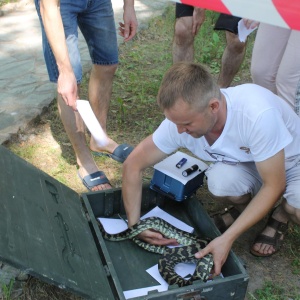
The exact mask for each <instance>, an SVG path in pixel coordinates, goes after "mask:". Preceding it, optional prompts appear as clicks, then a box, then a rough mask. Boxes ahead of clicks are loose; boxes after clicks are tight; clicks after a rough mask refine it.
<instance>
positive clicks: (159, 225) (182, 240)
mask: <svg viewBox="0 0 300 300" xmlns="http://www.w3.org/2000/svg"><path fill="white" fill-rule="evenodd" d="M99 225H100V229H101V232H102V234H103V237H104V238H105V239H107V240H109V241H122V240H127V239H130V240H132V241H133V242H135V243H136V244H137V245H139V246H140V247H142V248H143V249H145V250H147V251H150V252H155V253H159V254H162V257H161V258H160V259H159V262H158V270H159V273H160V274H161V276H162V277H163V278H164V279H165V280H166V282H167V283H168V284H170V285H172V284H177V285H178V286H179V287H182V286H186V285H190V284H192V282H193V281H195V280H202V281H204V282H205V281H207V279H208V278H209V276H210V272H211V269H212V267H213V257H212V255H211V254H208V255H206V256H205V257H203V258H202V259H196V258H195V253H196V252H198V251H200V250H201V249H203V248H204V247H205V246H206V245H207V243H208V242H209V240H208V239H200V238H199V237H197V236H196V235H194V234H190V233H187V232H185V231H183V230H180V229H178V228H176V227H174V226H173V225H171V224H169V223H168V222H166V221H164V220H163V219H161V218H158V217H150V218H147V219H144V220H141V221H139V222H138V223H137V224H135V225H134V226H132V227H130V228H128V229H126V230H125V231H122V232H120V233H118V234H108V233H106V232H105V231H104V228H103V227H102V225H101V223H100V222H99ZM147 229H152V230H155V231H159V232H160V233H161V234H163V236H164V237H166V238H174V239H176V240H177V242H178V243H179V244H181V245H182V247H175V248H168V247H166V246H156V245H151V244H148V243H146V242H144V241H142V240H140V239H138V238H137V235H138V234H140V233H141V232H142V231H144V230H147ZM180 262H194V263H195V264H196V269H195V272H194V274H193V275H192V276H191V277H190V279H185V278H183V277H181V276H179V275H178V274H177V273H176V272H175V270H174V268H175V266H176V265H177V264H178V263H180Z"/></svg>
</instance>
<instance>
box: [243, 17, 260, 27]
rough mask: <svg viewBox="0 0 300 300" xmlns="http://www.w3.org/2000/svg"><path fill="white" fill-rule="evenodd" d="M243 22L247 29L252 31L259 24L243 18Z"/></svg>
mask: <svg viewBox="0 0 300 300" xmlns="http://www.w3.org/2000/svg"><path fill="white" fill-rule="evenodd" d="M243 22H244V25H245V26H246V28H247V29H254V28H256V27H257V26H258V25H259V22H257V21H254V20H250V19H245V18H244V19H243Z"/></svg>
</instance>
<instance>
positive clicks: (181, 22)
mask: <svg viewBox="0 0 300 300" xmlns="http://www.w3.org/2000/svg"><path fill="white" fill-rule="evenodd" d="M193 11H194V7H193V6H190V5H185V4H181V3H176V10H175V17H176V21H175V25H174V37H173V63H176V62H179V61H193V60H194V35H193V32H192V26H193Z"/></svg>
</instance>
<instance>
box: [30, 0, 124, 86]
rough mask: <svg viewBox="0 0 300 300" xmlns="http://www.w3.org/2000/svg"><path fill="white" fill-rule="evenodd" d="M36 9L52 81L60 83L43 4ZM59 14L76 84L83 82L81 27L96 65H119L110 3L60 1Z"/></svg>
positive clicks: (103, 0) (37, 0) (109, 1)
mask: <svg viewBox="0 0 300 300" xmlns="http://www.w3.org/2000/svg"><path fill="white" fill-rule="evenodd" d="M46 1H47V0H46ZM35 5H36V9H37V12H38V15H39V18H40V22H41V28H42V38H43V52H44V57H45V62H46V66H47V70H48V74H49V79H50V81H52V82H57V79H58V75H59V72H58V68H57V64H56V60H55V57H54V55H53V53H52V50H51V48H50V45H49V42H48V40H47V37H46V33H45V30H44V26H43V23H42V19H41V14H40V0H35ZM60 13H61V16H62V20H63V25H64V30H65V35H66V43H67V47H68V52H69V57H70V61H71V64H72V67H73V71H74V73H75V76H76V80H77V83H80V82H81V80H82V66H81V60H80V51H79V47H78V27H79V29H80V31H81V32H82V34H83V36H84V38H85V40H86V43H87V46H88V49H89V53H90V56H91V60H92V63H93V64H97V65H113V64H117V63H118V44H117V34H116V27H115V21H114V12H113V9H112V4H111V0H76V1H74V0H60Z"/></svg>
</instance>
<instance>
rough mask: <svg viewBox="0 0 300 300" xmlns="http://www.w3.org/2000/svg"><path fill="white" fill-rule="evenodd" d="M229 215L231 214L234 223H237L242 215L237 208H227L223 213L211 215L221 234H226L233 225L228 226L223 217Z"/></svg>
mask: <svg viewBox="0 0 300 300" xmlns="http://www.w3.org/2000/svg"><path fill="white" fill-rule="evenodd" d="M227 213H229V214H230V216H231V217H232V219H233V221H235V220H236V219H237V218H238V217H239V215H240V214H241V213H240V212H239V211H238V210H237V209H236V208H235V207H233V206H231V207H229V208H225V210H224V211H222V212H218V213H215V214H213V215H211V217H212V218H213V220H214V222H215V225H216V227H217V228H218V229H219V231H220V232H221V233H223V232H225V231H226V230H227V229H228V228H229V227H230V225H231V224H230V225H229V226H227V225H226V224H225V222H224V218H223V217H222V216H224V215H225V214H227Z"/></svg>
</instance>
